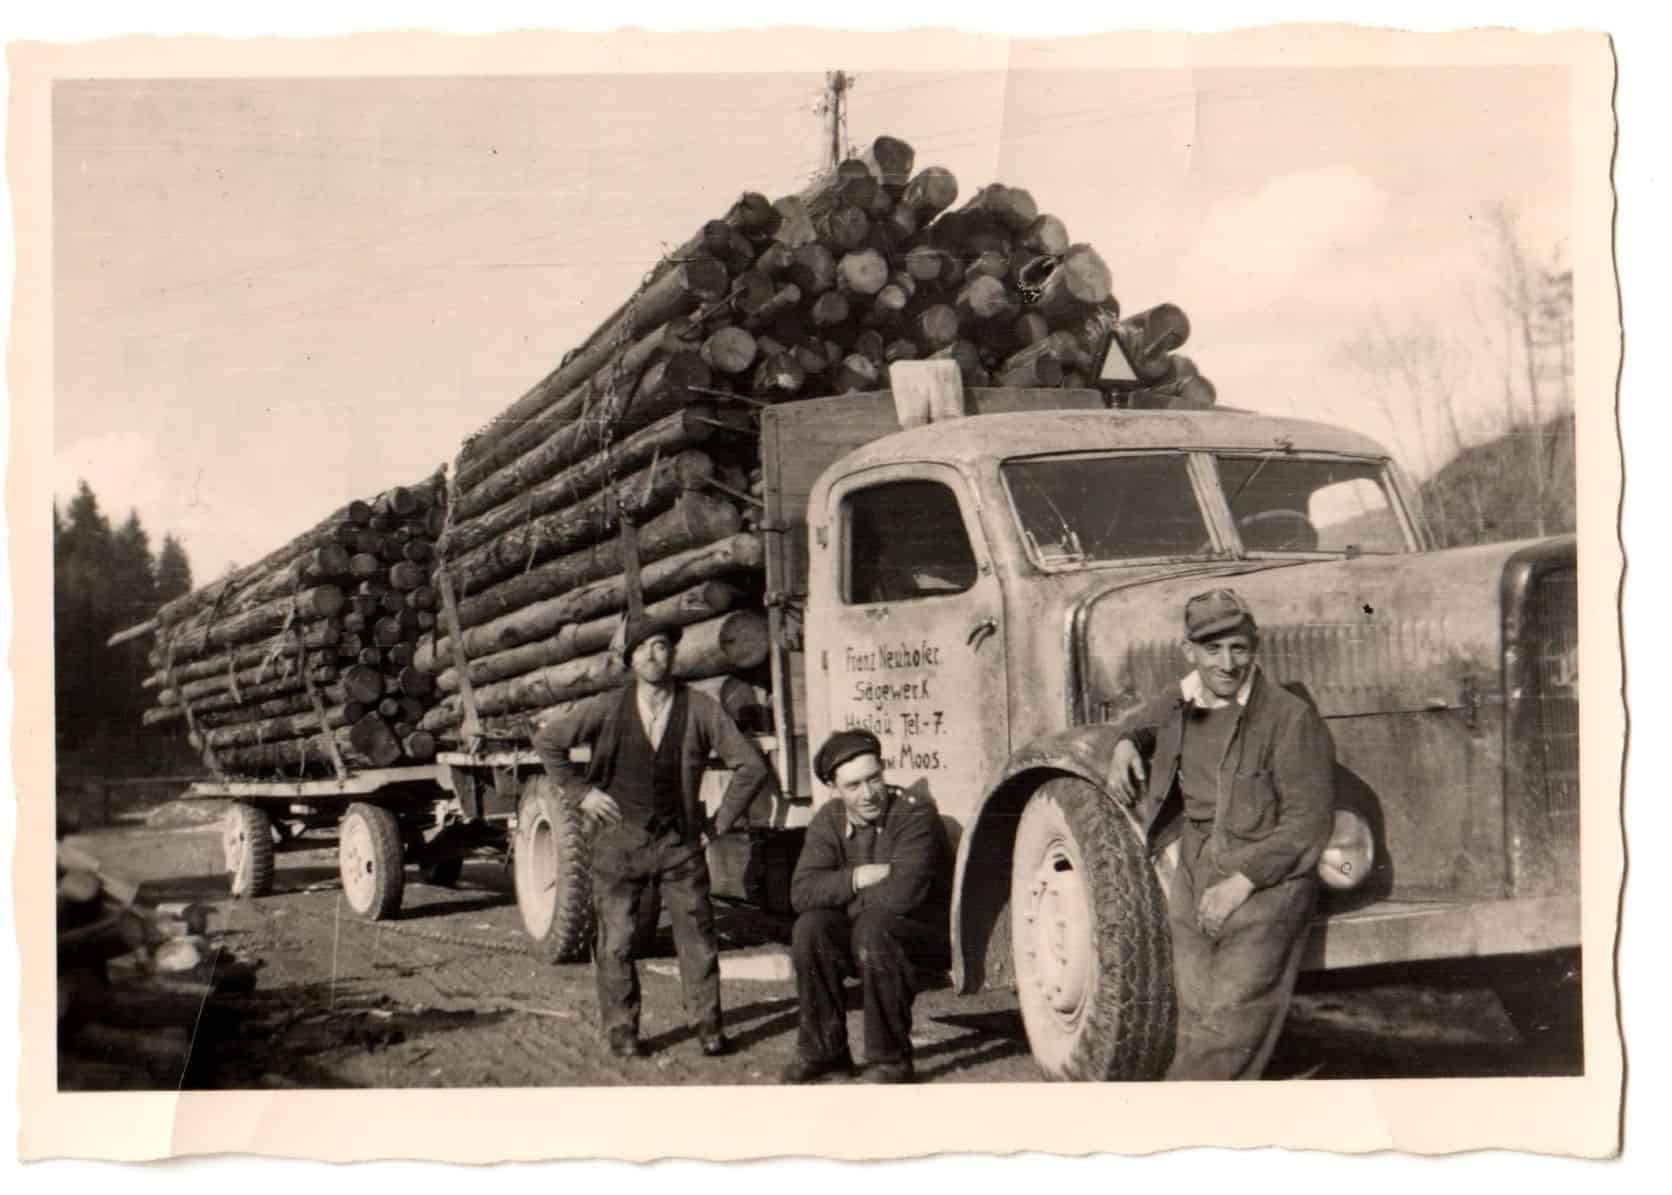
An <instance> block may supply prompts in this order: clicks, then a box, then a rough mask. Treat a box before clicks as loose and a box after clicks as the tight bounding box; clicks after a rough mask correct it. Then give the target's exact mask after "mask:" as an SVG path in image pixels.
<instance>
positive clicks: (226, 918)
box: [60, 809, 1582, 1088]
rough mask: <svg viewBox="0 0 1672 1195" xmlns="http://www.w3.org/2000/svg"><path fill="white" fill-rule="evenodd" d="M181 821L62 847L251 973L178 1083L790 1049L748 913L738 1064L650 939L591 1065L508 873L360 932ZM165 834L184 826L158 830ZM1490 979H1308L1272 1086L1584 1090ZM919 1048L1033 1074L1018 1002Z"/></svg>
mask: <svg viewBox="0 0 1672 1195" xmlns="http://www.w3.org/2000/svg"><path fill="white" fill-rule="evenodd" d="M211 812H212V811H211V810H209V809H204V810H203V811H202V814H203V815H207V814H209V813H211ZM192 817H193V813H192V812H191V811H190V810H186V811H184V812H182V813H180V814H178V815H177V816H175V817H173V818H172V819H170V818H161V819H159V818H152V819H151V822H150V824H142V825H138V826H128V827H121V828H107V829H100V830H95V831H89V832H87V833H84V834H82V835H79V836H77V838H76V839H75V841H76V842H77V843H78V844H79V845H81V846H82V847H84V848H85V849H87V850H89V851H91V852H92V853H93V854H94V855H95V856H96V857H97V858H99V859H100V860H101V862H102V863H104V864H105V865H106V866H107V867H109V868H112V869H115V870H117V871H120V872H122V873H124V874H126V875H128V876H130V877H132V878H134V879H138V880H143V881H144V885H143V888H142V891H141V897H140V900H141V902H142V903H154V902H160V901H171V900H194V901H201V902H205V903H210V904H213V905H214V907H215V909H216V920H215V923H214V926H213V930H214V931H215V932H217V934H218V941H219V942H220V943H221V944H222V945H223V946H225V947H226V948H228V949H229V950H231V951H233V952H235V953H236V954H237V955H238V956H241V957H243V958H246V959H259V960H260V971H259V976H258V982H257V984H256V987H255V990H254V991H253V992H251V993H249V994H246V995H242V996H236V997H227V998H218V999H217V1000H216V1001H215V1002H213V1003H212V1004H211V1005H210V1006H209V1007H207V1008H206V1009H204V1010H203V1013H202V1015H201V1016H200V1017H199V1018H198V1023H197V1025H196V1028H195V1032H194V1038H193V1041H194V1045H193V1048H192V1054H191V1060H190V1062H189V1064H188V1066H187V1071H186V1074H184V1075H183V1076H181V1080H180V1083H179V1084H178V1085H183V1086H188V1087H198V1088H204V1087H207V1088H247V1087H293V1086H302V1087H454V1086H459V1087H479V1086H507V1087H522V1086H577V1085H591V1084H667V1083H698V1084H734V1083H772V1082H775V1081H776V1076H777V1075H778V1072H779V1071H780V1069H781V1068H782V1067H783V1066H784V1064H785V1063H787V1062H788V1061H789V1060H790V1058H791V1056H792V1053H793V1051H794V1048H795V1025H796V1002H795V989H794V985H793V983H792V982H791V981H790V979H789V978H788V975H789V971H788V965H789V964H788V957H787V952H786V950H785V948H784V945H783V941H784V934H785V929H786V927H784V926H783V925H781V924H778V923H774V922H771V921H766V920H763V919H762V918H760V917H759V916H757V915H755V914H753V913H750V912H748V911H746V910H737V909H732V908H728V907H726V906H723V905H722V906H721V908H720V910H719V921H720V932H721V945H722V949H723V954H722V984H723V994H724V1000H725V1004H726V1020H727V1031H728V1034H729V1035H730V1037H731V1038H732V1040H733V1043H734V1045H735V1047H736V1049H735V1053H734V1054H733V1055H732V1056H730V1057H726V1058H721V1059H707V1058H703V1057H701V1055H700V1054H699V1053H698V1051H697V1048H696V1043H695V1040H694V1039H693V1037H692V1035H691V1033H690V1031H689V1030H688V1029H687V1028H686V1026H685V1025H684V1022H683V1016H682V1013H681V1009H680V998H679V980H678V977H677V974H676V973H675V970H674V957H673V951H672V944H671V937H670V935H669V933H668V930H667V928H666V925H665V924H664V926H663V928H662V931H661V934H660V937H659V940H658V942H657V945H656V948H655V950H654V951H653V952H652V955H651V957H649V958H647V959H646V960H645V961H644V962H642V963H641V964H640V972H641V978H642V983H643V989H644V1010H643V1025H642V1034H643V1037H644V1039H645V1043H646V1046H647V1047H648V1050H649V1053H648V1056H647V1057H645V1058H643V1059H640V1060H633V1061H627V1062H621V1061H618V1060H616V1059H613V1058H612V1057H610V1055H609V1054H608V1053H607V1052H606V1050H605V1049H604V1047H603V1044H602V1041H601V1039H600V1037H599V1035H598V1033H597V1031H596V1028H595V1018H594V1015H593V1010H594V1003H593V995H592V976H591V970H590V968H589V967H587V966H585V965H578V966H553V965H550V964H547V963H545V962H543V961H542V960H540V959H538V958H536V957H535V956H534V955H532V954H530V953H529V952H528V949H527V943H526V939H525V938H524V937H523V934H522V930H521V924H520V920H519V917H518V913H517V907H516V903H515V897H514V895H513V893H512V889H511V877H510V874H509V872H508V871H507V870H506V869H505V868H503V867H502V866H500V865H498V864H496V863H492V862H487V861H480V862H472V863H471V864H469V865H467V867H466V868H465V871H464V875H463V877H462V879H461V881H460V882H459V884H458V885H457V886H456V887H454V888H439V887H433V886H430V885H426V884H423V883H421V882H419V880H418V879H417V874H416V872H415V871H413V870H410V869H409V871H408V873H407V885H406V894H405V899H404V905H403V908H402V911H401V914H400V915H399V917H398V918H396V919H395V920H392V921H387V922H379V923H373V922H367V921H363V920H361V919H360V918H359V917H357V916H355V915H354V914H353V912H352V911H351V910H349V908H348V907H347V905H346V902H345V901H344V899H343V894H342V891H341V887H340V884H339V881H338V878H337V865H336V855H335V844H334V842H333V841H331V840H329V839H326V838H320V839H319V840H318V845H317V846H316V847H315V846H310V848H309V849H307V850H302V851H292V852H286V853H282V854H280V855H279V857H278V874H277V884H276V891H275V893H274V895H272V896H269V897H266V898H263V899H260V900H255V901H233V900H230V899H229V898H228V897H227V896H226V880H225V876H224V874H223V872H222V861H221V845H220V838H219V824H218V822H216V821H207V822H203V821H199V822H196V823H193V822H192V821H191V820H189V819H191V818H192ZM170 820H172V821H174V822H175V823H177V824H175V825H173V826H169V827H168V828H159V826H167V823H168V822H169V821H170ZM182 822H183V823H185V824H178V823H182ZM306 841H307V842H309V843H312V842H313V841H314V840H313V839H312V838H311V837H310V838H309V839H308V840H306ZM1503 979H1504V976H1503V975H1492V974H1487V973H1485V972H1484V971H1483V970H1482V968H1481V967H1480V966H1479V965H1476V966H1474V967H1472V968H1467V969H1463V968H1451V969H1435V968H1416V969H1413V968H1404V969H1400V970H1392V971H1390V970H1386V969H1384V970H1383V971H1378V972H1369V971H1361V972H1356V973H1350V974H1345V975H1332V976H1320V977H1311V978H1304V979H1303V981H1302V988H1301V990H1300V991H1299V992H1298V994H1297V998H1296V1001H1295V1005H1294V1008H1293V1010H1292V1013H1291V1016H1290V1019H1289V1022H1288V1024H1287V1026H1286V1028H1285V1031H1284V1035H1283V1039H1282V1041H1281V1043H1280V1045H1279V1047H1278V1052H1277V1056H1276V1058H1275V1059H1274V1061H1273V1063H1272V1066H1271V1068H1270V1070H1269V1072H1268V1077H1271V1078H1301V1077H1305V1078H1314V1079H1326V1078H1365V1077H1422V1076H1437V1075H1447V1076H1465V1075H1501V1074H1572V1073H1578V1071H1579V1069H1580V1066H1581V1054H1582V1051H1581V1048H1580V1041H1579V1033H1578V1028H1577V1019H1576V1018H1573V1017H1565V1016H1558V1017H1549V1016H1546V1017H1545V1018H1543V1020H1544V1021H1545V1022H1546V1023H1545V1024H1544V1025H1542V1026H1541V1027H1540V1029H1539V1030H1538V1031H1530V1032H1528V1033H1527V1034H1526V1035H1525V1036H1524V1035H1523V1034H1522V1033H1520V1032H1518V1031H1517V1029H1516V1027H1515V1025H1516V1022H1512V1020H1511V1019H1510V1017H1509V1016H1508V1015H1507V1014H1506V1011H1505V1007H1504V1006H1503V1005H1502V1004H1501V1003H1500V1001H1499V999H1498V997H1497V996H1496V995H1495V994H1494V989H1493V986H1492V984H1493V983H1494V982H1498V983H1499V985H1500V986H1501V981H1502V980H1503ZM852 1000H853V1003H852V1004H851V1006H850V1007H851V1011H850V1034H851V1036H852V1039H853V1041H854V1044H855V1049H856V1051H859V1052H862V1051H860V1043H861V1041H862V1033H861V1028H860V1012H859V1006H858V992H857V989H856V988H855V989H852ZM1521 1024H1522V1025H1523V1028H1524V1029H1525V1028H1527V1025H1528V1023H1527V1022H1526V1021H1525V1020H1523V1021H1522V1022H1521ZM914 1042H915V1044H916V1057H917V1062H918V1072H919V1076H920V1078H921V1079H922V1080H924V1081H930V1082H947V1081H953V1082H1015V1081H1026V1080H1033V1079H1037V1078H1038V1077H1039V1076H1038V1072H1037V1070H1036V1069H1035V1068H1034V1065H1033V1063H1032V1060H1031V1058H1030V1056H1029V1053H1028V1048H1027V1042H1026V1038H1025V1035H1024V1033H1023V1029H1022V1023H1021V1019H1020V1016H1019V1015H1018V1013H1017V1011H1016V999H1015V995H1014V993H1013V992H1009V991H999V992H989V993H983V994H982V995H980V996H976V997H961V996H958V995H956V994H954V993H952V992H951V991H949V990H940V991H931V992H928V993H925V994H924V995H923V996H921V997H920V998H919V1001H918V1005H917V1011H916V1017H915V1030H914ZM60 1078H61V1085H63V1086H65V1087H79V1086H95V1085H97V1084H96V1082H93V1081H88V1080H86V1079H84V1078H83V1077H82V1076H79V1075H78V1074H76V1073H75V1072H74V1070H73V1068H68V1067H67V1068H66V1069H63V1070H61V1076H60ZM176 1085H177V1084H174V1083H170V1084H169V1086H171V1087H172V1086H176Z"/></svg>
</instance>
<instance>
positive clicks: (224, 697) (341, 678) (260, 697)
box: [141, 664, 383, 726]
mask: <svg viewBox="0 0 1672 1195" xmlns="http://www.w3.org/2000/svg"><path fill="white" fill-rule="evenodd" d="M310 679H311V680H312V682H313V683H314V684H315V685H333V684H334V685H338V686H341V688H340V690H339V691H340V692H341V693H342V696H341V697H339V698H337V700H343V701H372V700H376V699H377V697H379V696H380V695H381V694H382V692H383V678H382V676H380V675H379V674H378V672H377V670H376V669H373V668H365V667H363V666H361V665H358V664H356V665H352V666H350V667H348V668H345V669H342V670H341V671H340V672H339V671H337V670H335V669H329V668H327V669H318V668H314V669H310V671H309V673H308V676H307V677H306V678H304V677H303V676H302V675H301V674H300V673H297V674H293V675H291V676H288V677H285V678H283V679H281V680H272V681H267V682H265V683H263V684H259V685H251V686H249V687H248V688H242V687H240V689H239V691H238V693H237V694H236V695H234V694H233V693H232V692H231V691H230V690H228V691H226V692H222V693H212V694H210V695H209V696H207V697H205V698H203V699H202V700H200V701H193V702H191V703H190V706H189V708H190V710H191V713H192V716H193V717H197V716H198V715H199V714H200V713H212V712H214V711H217V710H232V709H239V708H241V707H243V706H246V705H255V704H258V703H260V702H263V701H267V700H269V699H271V698H274V697H282V696H285V695H287V694H290V693H297V692H305V691H306V689H307V685H308V682H309V680H310ZM187 709H188V705H187V704H186V703H184V702H176V703H172V704H168V705H157V706H153V707H152V708H151V709H148V710H146V711H145V713H144V715H143V716H142V718H141V720H142V721H143V722H144V723H145V725H147V726H154V725H156V724H157V723H159V722H172V721H176V720H178V719H181V718H184V717H185V716H186V711H187Z"/></svg>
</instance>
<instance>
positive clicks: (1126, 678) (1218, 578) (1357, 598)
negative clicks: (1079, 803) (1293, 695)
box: [1073, 541, 1527, 721]
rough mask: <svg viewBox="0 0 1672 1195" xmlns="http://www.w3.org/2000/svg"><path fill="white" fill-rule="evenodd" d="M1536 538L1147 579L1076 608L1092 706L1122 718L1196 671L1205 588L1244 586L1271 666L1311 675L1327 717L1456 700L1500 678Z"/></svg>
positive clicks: (1097, 713) (1088, 712) (1289, 678)
mask: <svg viewBox="0 0 1672 1195" xmlns="http://www.w3.org/2000/svg"><path fill="white" fill-rule="evenodd" d="M1526 546H1527V541H1522V542H1520V543H1504V544H1490V545H1485V546H1482V547H1472V548H1457V549H1451V550H1448V551H1441V552H1425V553H1421V554H1417V555H1404V556H1363V557H1359V558H1357V559H1353V560H1327V561H1306V562H1304V563H1290V562H1282V563H1275V562H1272V563H1266V562H1249V561H1243V562H1239V563H1238V565H1237V566H1236V567H1235V568H1227V569H1226V570H1224V571H1220V572H1216V573H1214V574H1211V575H1206V574H1204V573H1203V572H1202V571H1198V570H1193V571H1192V573H1191V574H1190V575H1188V576H1178V575H1174V576H1171V577H1165V578H1158V577H1148V578H1134V579H1128V580H1125V581H1123V582H1122V583H1121V584H1118V585H1114V586H1109V587H1104V588H1102V589H1100V590H1099V591H1097V592H1095V593H1092V594H1090V595H1088V596H1086V597H1084V598H1083V599H1081V601H1080V602H1079V603H1078V605H1077V606H1076V608H1075V609H1074V613H1073V618H1074V628H1075V634H1074V642H1075V644H1076V649H1077V650H1076V655H1077V657H1078V658H1077V660H1076V664H1077V671H1078V676H1079V678H1080V686H1079V688H1080V693H1079V704H1080V714H1081V717H1082V718H1083V719H1084V720H1087V721H1113V720H1115V719H1117V718H1119V717H1120V716H1122V715H1123V714H1125V713H1126V712H1128V711H1129V710H1130V709H1132V708H1133V707H1135V706H1136V705H1137V704H1139V703H1140V702H1141V701H1143V700H1145V699H1147V698H1149V697H1151V696H1154V695H1155V694H1156V693H1159V692H1161V691H1162V690H1164V689H1165V688H1167V686H1169V685H1171V684H1174V683H1176V682H1177V681H1178V679H1179V678H1180V677H1181V676H1183V675H1184V674H1185V672H1186V671H1188V665H1187V663H1186V662H1185V659H1184V656H1183V654H1182V650H1181V646H1180V644H1181V640H1182V638H1183V627H1182V612H1183V609H1184V603H1185V600H1186V599H1187V598H1189V597H1190V596H1191V595H1192V594H1195V593H1199V592H1201V591H1202V590H1204V589H1207V588H1209V587H1211V586H1214V585H1229V586H1231V587H1233V588H1234V589H1236V591H1237V592H1238V593H1240V594H1241V595H1242V596H1243V598H1244V599H1245V600H1246V601H1247V602H1248V604H1249V606H1250V607H1251V608H1252V609H1253V611H1254V614H1255V617H1256V618H1257V619H1258V621H1259V625H1260V656H1259V659H1260V665H1261V667H1262V668H1263V669H1264V670H1265V672H1266V674H1267V675H1268V676H1269V677H1271V678H1272V679H1273V680H1275V681H1277V682H1278V683H1282V684H1294V683H1296V682H1298V683H1299V684H1300V685H1303V686H1305V688H1306V690H1307V692H1308V694H1309V695H1310V697H1311V699H1312V701H1313V702H1314V703H1315V704H1316V705H1317V707H1318V709H1319V712H1320V713H1322V714H1323V715H1324V716H1325V717H1353V716H1358V715H1363V714H1374V713H1391V712H1396V711H1416V710H1437V709H1446V708H1453V707H1455V706H1456V705H1458V704H1459V702H1460V701H1468V700H1470V697H1469V694H1471V693H1476V694H1478V693H1482V692H1483V691H1484V692H1487V693H1490V692H1492V691H1494V690H1496V689H1497V688H1498V684H1499V675H1500V671H1501V660H1502V655H1501V649H1502V635H1503V631H1502V614H1501V611H1500V606H1499V600H1498V599H1499V591H1500V584H1501V581H1502V577H1503V572H1504V566H1505V562H1506V561H1507V560H1508V559H1509V558H1510V557H1511V556H1513V555H1515V553H1516V552H1517V551H1519V550H1520V549H1522V548H1524V547H1526Z"/></svg>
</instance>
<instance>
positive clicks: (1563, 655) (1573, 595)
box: [1524, 568, 1579, 888]
mask: <svg viewBox="0 0 1672 1195" xmlns="http://www.w3.org/2000/svg"><path fill="white" fill-rule="evenodd" d="M1578 599H1579V590H1578V584H1577V574H1576V573H1575V571H1574V570H1573V569H1571V568H1566V569H1556V570H1553V571H1551V572H1547V573H1544V574H1543V575H1542V576H1540V577H1539V578H1538V580H1537V581H1536V583H1535V584H1534V586H1533V588H1532V592H1531V593H1529V594H1528V608H1527V619H1526V623H1525V627H1526V640H1525V641H1524V642H1525V643H1526V650H1527V658H1528V662H1529V663H1530V664H1531V665H1532V667H1531V668H1530V669H1529V671H1530V673H1531V677H1530V679H1531V680H1532V688H1533V690H1534V691H1533V692H1531V693H1529V694H1528V696H1529V697H1530V698H1531V704H1532V705H1533V707H1534V709H1535V710H1536V717H1534V718H1532V719H1530V721H1531V723H1532V728H1533V729H1534V730H1535V733H1536V734H1537V735H1538V737H1539V749H1540V752H1541V754H1542V759H1541V762H1542V764H1543V768H1542V771H1543V773H1544V813H1545V817H1546V818H1547V819H1548V834H1549V841H1550V842H1551V843H1552V844H1553V845H1556V849H1555V850H1554V851H1553V852H1552V859H1551V862H1552V864H1553V865H1554V872H1555V875H1554V877H1553V878H1554V879H1555V880H1556V883H1557V886H1558V888H1568V887H1570V886H1573V885H1576V884H1577V882H1578V876H1577V874H1576V872H1577V868H1578V856H1579V852H1578V850H1577V849H1576V846H1575V847H1574V849H1566V850H1564V849H1561V846H1560V845H1559V844H1564V843H1565V844H1577V843H1578V841H1579V627H1578V608H1579V600H1578ZM1529 795H1530V796H1532V797H1533V799H1535V800H1536V799H1537V798H1536V794H1529Z"/></svg>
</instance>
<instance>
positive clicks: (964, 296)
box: [957, 274, 1021, 324]
mask: <svg viewBox="0 0 1672 1195" xmlns="http://www.w3.org/2000/svg"><path fill="white" fill-rule="evenodd" d="M957 311H958V316H959V318H960V319H962V320H964V321H966V322H968V323H978V324H980V323H990V322H994V321H1002V320H1014V319H1015V318H1016V316H1017V315H1018V314H1019V313H1020V311H1021V302H1020V300H1018V299H1017V297H1016V296H1015V294H1013V293H1012V292H1011V291H1010V290H1009V289H1008V288H1007V287H1006V286H1005V285H1004V283H1003V282H1000V281H999V280H998V279H997V278H994V277H992V276H991V275H988V274H977V275H976V276H975V277H974V278H972V279H970V281H969V282H967V283H965V285H964V289H963V290H961V291H959V292H958V303H957Z"/></svg>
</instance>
